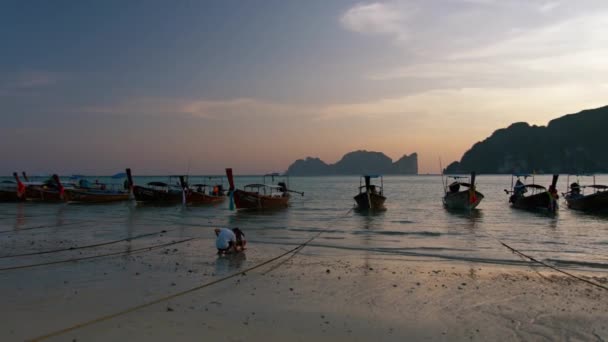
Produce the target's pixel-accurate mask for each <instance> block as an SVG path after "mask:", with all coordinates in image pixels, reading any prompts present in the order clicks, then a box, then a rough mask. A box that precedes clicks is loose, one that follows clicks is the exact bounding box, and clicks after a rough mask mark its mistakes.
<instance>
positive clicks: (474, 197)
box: [443, 172, 484, 210]
mask: <svg viewBox="0 0 608 342" xmlns="http://www.w3.org/2000/svg"><path fill="white" fill-rule="evenodd" d="M449 178H452V179H453V180H454V181H453V182H452V183H450V184H449V185H448V184H447V182H448V179H449ZM467 178H469V177H466V176H449V177H448V178H446V182H445V183H444V185H443V190H444V193H445V195H444V196H443V205H444V206H445V207H446V208H448V209H459V210H471V209H475V208H476V207H477V206H478V205H479V203H480V202H481V200H483V198H484V196H483V194H482V193H481V192H479V191H477V189H476V187H475V172H471V176H470V179H467ZM462 180H464V181H462ZM460 188H466V189H464V190H460Z"/></svg>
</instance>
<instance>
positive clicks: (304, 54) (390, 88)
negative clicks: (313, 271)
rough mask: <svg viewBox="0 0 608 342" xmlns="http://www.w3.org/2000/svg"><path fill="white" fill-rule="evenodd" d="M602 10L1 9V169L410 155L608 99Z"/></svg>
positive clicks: (177, 4)
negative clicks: (361, 152) (363, 154)
mask: <svg viewBox="0 0 608 342" xmlns="http://www.w3.org/2000/svg"><path fill="white" fill-rule="evenodd" d="M607 29H608V2H606V1H604V0H601V1H597V0H580V1H569V0H563V1H560V0H410V1H379V2H360V1H343V0H332V1H324V0H310V1H295V0H293V1H292V0H287V1H285V0H264V1H261V0H260V1H253V0H252V1H232V0H218V1H185V0H183V1H156V0H146V1H138V0H130V1H113V0H108V1H89V0H81V1H74V0H72V1H62V0H56V1H27V0H26V1H12V0H7V1H3V2H2V4H1V5H0V46H1V48H0V160H1V162H0V174H7V175H9V174H10V173H11V172H13V171H21V170H25V171H28V172H29V173H30V174H36V173H43V174H49V173H60V174H93V175H101V174H113V173H115V172H119V171H121V170H123V169H124V168H125V167H131V168H132V169H133V171H134V173H135V174H175V173H190V174H220V173H222V172H223V170H224V168H226V167H232V168H234V171H235V173H236V174H254V173H266V172H273V171H284V170H286V169H287V167H288V166H289V165H290V164H291V163H292V162H293V161H295V160H296V159H300V158H305V157H307V156H312V157H319V158H321V159H322V160H324V161H325V162H328V163H335V162H336V161H338V160H339V159H340V158H341V156H342V155H344V154H345V153H347V152H350V151H354V150H360V149H365V150H370V151H380V152H384V153H385V154H387V155H388V156H389V157H391V158H393V160H397V159H398V158H400V157H401V156H403V155H404V154H408V155H409V154H411V153H413V152H417V153H418V163H419V172H420V173H437V172H439V165H438V159H439V158H441V159H442V160H443V163H444V165H446V164H448V163H449V162H451V161H454V160H459V159H460V157H461V156H462V154H463V153H464V152H465V151H466V150H468V149H469V148H470V147H471V146H472V145H473V144H474V143H475V142H477V141H481V140H483V139H485V138H486V137H488V136H489V135H491V134H492V132H493V131H495V130H496V129H499V128H503V127H507V126H508V125H510V124H511V123H514V122H520V121H525V122H528V123H530V124H537V125H546V124H547V123H548V122H549V121H550V120H551V119H554V118H557V117H559V116H562V115H565V114H569V113H576V112H578V111H580V110H583V109H589V108H596V107H601V106H604V105H607V104H608V103H607V102H608V96H607V95H608V63H606V61H607V60H608V35H607V34H606V30H607Z"/></svg>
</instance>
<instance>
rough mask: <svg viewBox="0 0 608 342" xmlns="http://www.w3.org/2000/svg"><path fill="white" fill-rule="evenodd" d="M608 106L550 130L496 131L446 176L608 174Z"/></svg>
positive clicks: (525, 127)
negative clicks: (473, 174) (479, 174)
mask: <svg viewBox="0 0 608 342" xmlns="http://www.w3.org/2000/svg"><path fill="white" fill-rule="evenodd" d="M607 136H608V106H606V107H601V108H597V109H591V110H585V111H582V112H579V113H577V114H569V115H566V116H563V117H560V118H558V119H554V120H552V121H550V122H549V124H548V125H547V126H530V125H529V124H527V123H525V122H519V123H514V124H512V125H511V126H509V127H507V128H503V129H499V130H497V131H495V132H494V133H493V134H492V135H491V136H490V137H489V138H487V139H485V140H484V141H481V142H478V143H476V144H475V145H473V147H471V149H470V150H468V151H467V152H466V153H465V154H464V155H463V156H462V159H461V160H460V161H459V162H454V163H452V164H450V165H449V166H448V167H447V168H446V170H445V171H446V173H462V172H470V171H477V172H478V173H511V172H537V173H598V172H608V153H606V147H608V139H607Z"/></svg>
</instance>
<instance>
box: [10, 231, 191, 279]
mask: <svg viewBox="0 0 608 342" xmlns="http://www.w3.org/2000/svg"><path fill="white" fill-rule="evenodd" d="M195 239H197V238H189V239H185V240H178V241H173V242H170V243H165V244H161V245H154V246H149V247H142V248H138V249H132V250H130V251H122V252H113V253H106V254H99V255H92V256H88V257H82V258H76V259H64V260H57V261H49V262H43V263H39V264H29V265H21V266H11V267H5V268H0V271H11V270H18V269H23V268H32V267H38V266H48V265H55V264H61V263H66V262H76V261H82V260H90V259H96V258H103V257H109V256H116V255H121V254H124V255H128V254H135V253H141V252H147V251H151V250H154V249H158V248H163V247H168V246H172V245H177V244H179V243H184V242H188V241H192V240H195Z"/></svg>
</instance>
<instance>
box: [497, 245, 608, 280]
mask: <svg viewBox="0 0 608 342" xmlns="http://www.w3.org/2000/svg"><path fill="white" fill-rule="evenodd" d="M498 242H500V244H501V245H503V246H505V247H506V248H508V249H509V250H510V251H511V252H513V253H515V254H517V255H519V256H520V257H523V258H526V259H529V260H530V261H532V262H535V263H538V264H540V265H542V266H545V267H548V268H550V269H552V270H554V271H557V272H559V273H563V274H565V275H567V276H569V277H572V278H574V279H577V280H580V281H582V282H585V283H587V284H589V285H592V286H595V287H598V288H600V289H603V290H607V291H608V287H607V286H604V285H602V284H598V283H596V282H593V281H591V280H588V279H585V278H582V277H579V276H577V275H575V274H572V273H570V272H566V271H564V270H561V269H559V268H557V267H555V266H553V265H549V264H547V263H545V262H543V261H540V260H538V259H536V258H533V257H531V256H529V255H526V254H524V253H522V252H520V251H518V250H517V249H515V248H513V247H511V246H509V245H507V244H506V243H504V242H502V241H500V240H498Z"/></svg>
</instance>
